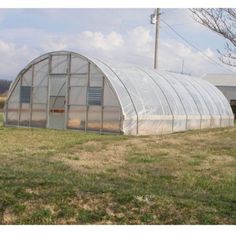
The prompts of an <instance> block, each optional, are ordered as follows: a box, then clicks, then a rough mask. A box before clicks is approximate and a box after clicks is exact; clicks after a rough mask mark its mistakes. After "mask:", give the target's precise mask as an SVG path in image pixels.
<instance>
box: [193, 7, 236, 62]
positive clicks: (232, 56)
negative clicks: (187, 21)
mask: <svg viewBox="0 0 236 236" xmlns="http://www.w3.org/2000/svg"><path fill="white" fill-rule="evenodd" d="M190 11H191V12H192V13H193V18H194V20H196V21H197V22H198V23H200V24H202V25H204V26H206V27H207V28H209V29H210V30H212V31H214V32H215V33H217V34H219V35H220V36H222V37H224V38H225V39H226V41H227V42H226V44H225V49H224V52H221V51H219V50H218V52H219V54H220V60H221V61H222V62H223V63H225V64H227V65H230V66H236V9H233V8H192V9H190Z"/></svg>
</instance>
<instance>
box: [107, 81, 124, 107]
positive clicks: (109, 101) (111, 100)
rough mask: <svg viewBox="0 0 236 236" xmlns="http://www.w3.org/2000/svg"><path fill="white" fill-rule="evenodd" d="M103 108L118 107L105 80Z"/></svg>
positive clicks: (115, 98) (117, 102) (116, 100)
mask: <svg viewBox="0 0 236 236" xmlns="http://www.w3.org/2000/svg"><path fill="white" fill-rule="evenodd" d="M103 105H104V106H118V107H119V106H120V104H119V101H118V99H117V97H116V96H115V94H114V92H113V91H112V89H111V87H110V86H109V85H108V82H107V80H105V83H104V101H103Z"/></svg>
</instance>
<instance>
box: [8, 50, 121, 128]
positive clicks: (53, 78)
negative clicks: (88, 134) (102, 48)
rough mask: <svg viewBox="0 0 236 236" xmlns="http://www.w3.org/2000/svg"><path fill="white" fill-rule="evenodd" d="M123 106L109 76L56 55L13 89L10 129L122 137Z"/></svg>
mask: <svg viewBox="0 0 236 236" xmlns="http://www.w3.org/2000/svg"><path fill="white" fill-rule="evenodd" d="M121 118H122V112H121V108H120V104H119V102H118V99H117V97H116V94H115V93H114V92H113V90H112V87H111V85H110V84H109V81H108V80H107V79H106V78H105V76H104V74H103V73H102V72H101V71H100V70H99V68H97V66H96V65H95V64H93V63H92V62H91V61H89V60H88V59H86V58H84V57H82V56H80V55H77V54H74V53H68V52H55V53H50V54H48V55H45V56H42V57H40V58H38V59H36V60H35V61H33V62H32V63H31V64H30V65H29V66H27V67H26V69H24V70H23V71H21V73H20V74H19V75H18V76H17V79H16V80H15V82H14V83H13V84H12V86H11V89H10V94H9V97H8V99H7V103H6V106H5V124H6V125H16V126H24V127H41V128H52V129H66V128H68V129H76V130H84V131H86V130H91V131H98V132H114V133H120V132H121V122H122V120H121Z"/></svg>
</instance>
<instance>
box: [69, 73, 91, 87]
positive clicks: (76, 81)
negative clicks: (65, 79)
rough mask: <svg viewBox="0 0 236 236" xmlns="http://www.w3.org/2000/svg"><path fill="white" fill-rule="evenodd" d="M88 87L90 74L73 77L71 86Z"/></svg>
mask: <svg viewBox="0 0 236 236" xmlns="http://www.w3.org/2000/svg"><path fill="white" fill-rule="evenodd" d="M87 85H88V74H84V75H71V77H70V86H87Z"/></svg>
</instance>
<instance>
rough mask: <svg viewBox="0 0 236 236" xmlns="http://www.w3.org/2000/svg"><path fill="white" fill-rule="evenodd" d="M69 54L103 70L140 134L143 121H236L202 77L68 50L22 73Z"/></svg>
mask: <svg viewBox="0 0 236 236" xmlns="http://www.w3.org/2000/svg"><path fill="white" fill-rule="evenodd" d="M65 53H68V54H69V53H72V54H73V55H77V56H79V57H82V58H85V59H87V60H88V61H90V62H91V63H94V64H95V65H96V66H97V67H98V68H99V69H100V70H101V71H102V73H103V74H104V75H105V76H106V78H107V79H108V81H109V82H110V84H111V85H112V87H113V90H114V91H115V93H116V95H117V98H118V100H119V102H120V105H121V109H122V111H123V115H124V119H125V120H129V121H130V122H129V123H128V124H127V125H128V126H131V127H133V129H137V130H136V133H138V129H139V123H140V121H142V120H162V119H166V120H172V121H173V120H178V119H179V120H190V119H193V118H194V117H195V118H196V117H198V119H203V118H204V117H210V119H214V118H217V119H220V120H227V121H228V123H227V124H225V126H227V125H231V123H232V121H231V120H232V119H233V113H232V110H231V107H230V105H229V103H228V101H227V100H226V98H225V97H224V95H223V94H222V93H221V92H220V91H219V90H218V89H217V88H216V87H215V86H213V85H211V84H210V83H208V82H207V81H204V80H202V79H201V78H196V77H192V76H187V75H182V74H177V73H171V72H163V71H158V70H154V69H147V68H142V67H140V66H134V65H120V64H115V63H110V62H109V63H107V62H105V61H104V60H100V59H96V58H92V57H85V56H82V55H80V54H78V53H74V52H68V51H60V52H51V53H47V54H44V55H42V56H40V57H38V58H36V59H35V60H33V61H32V62H31V63H30V64H28V65H27V66H26V67H25V68H24V69H23V70H22V71H21V72H20V74H21V73H24V71H26V70H27V68H29V67H30V66H31V65H32V64H35V63H37V62H39V61H41V60H43V59H45V58H47V57H48V56H49V55H54V54H56V55H57V54H65ZM20 74H19V75H20ZM19 75H18V77H19ZM16 82H17V79H16V81H15V83H16ZM12 87H14V84H13V85H12V86H11V89H12ZM199 117H200V118H199ZM172 123H173V122H172ZM172 126H174V124H172ZM127 129H128V127H127ZM129 129H130V127H129ZM172 131H173V127H172Z"/></svg>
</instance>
